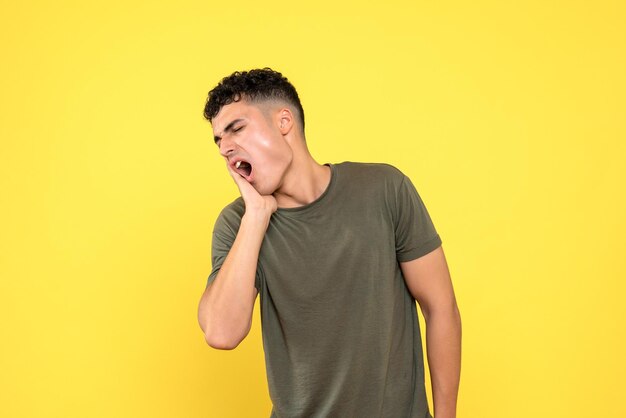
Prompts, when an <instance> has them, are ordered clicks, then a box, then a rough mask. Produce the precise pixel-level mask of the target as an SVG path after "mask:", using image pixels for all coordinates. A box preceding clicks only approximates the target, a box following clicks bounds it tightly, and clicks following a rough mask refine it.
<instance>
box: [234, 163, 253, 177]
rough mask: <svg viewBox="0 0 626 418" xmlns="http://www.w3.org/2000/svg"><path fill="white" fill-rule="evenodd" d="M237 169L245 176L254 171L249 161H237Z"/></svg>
mask: <svg viewBox="0 0 626 418" xmlns="http://www.w3.org/2000/svg"><path fill="white" fill-rule="evenodd" d="M235 169H236V170H237V172H238V173H239V174H241V175H242V176H244V177H250V173H252V166H251V165H250V163H249V162H247V161H237V163H236V164H235Z"/></svg>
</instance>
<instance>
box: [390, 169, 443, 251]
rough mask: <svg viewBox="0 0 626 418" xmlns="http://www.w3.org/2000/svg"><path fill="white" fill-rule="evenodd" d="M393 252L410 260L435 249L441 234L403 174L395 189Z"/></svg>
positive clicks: (439, 242) (438, 244)
mask: <svg viewBox="0 0 626 418" xmlns="http://www.w3.org/2000/svg"><path fill="white" fill-rule="evenodd" d="M395 219H396V221H395V235H396V256H397V259H398V261H400V262H404V261H410V260H414V259H416V258H419V257H421V256H423V255H426V254H428V253H429V252H431V251H433V250H435V249H436V248H438V247H439V246H440V245H441V237H440V236H439V234H438V233H437V231H436V229H435V226H434V225H433V222H432V220H431V218H430V215H429V214H428V210H426V206H425V205H424V202H423V201H422V199H421V197H420V195H419V194H418V192H417V190H416V189H415V186H413V183H412V182H411V180H410V179H409V178H408V177H407V176H405V175H403V178H402V181H401V183H400V185H399V187H398V190H397V193H396V216H395Z"/></svg>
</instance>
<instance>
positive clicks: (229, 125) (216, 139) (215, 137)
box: [213, 118, 243, 142]
mask: <svg viewBox="0 0 626 418" xmlns="http://www.w3.org/2000/svg"><path fill="white" fill-rule="evenodd" d="M241 121H243V119H241V118H239V119H235V120H234V121H232V122H231V123H229V124H228V125H226V127H225V128H224V132H223V133H222V135H224V134H225V133H227V132H230V131H232V130H233V127H234V126H235V124H236V123H237V122H241ZM213 139H214V140H215V142H217V141H219V140H220V139H222V137H221V136H217V135H215V136H214V137H213Z"/></svg>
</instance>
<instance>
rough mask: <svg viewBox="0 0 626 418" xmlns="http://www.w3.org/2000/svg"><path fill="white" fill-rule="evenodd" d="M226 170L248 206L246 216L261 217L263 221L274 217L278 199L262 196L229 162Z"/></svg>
mask: <svg viewBox="0 0 626 418" xmlns="http://www.w3.org/2000/svg"><path fill="white" fill-rule="evenodd" d="M226 168H227V169H228V172H229V173H230V176H231V177H232V178H233V180H235V183H236V184H237V187H238V188H239V193H240V194H241V197H242V198H243V201H244V203H245V204H246V214H251V215H261V217H262V218H263V219H267V220H268V221H269V218H270V217H271V216H272V213H274V212H276V209H277V208H278V203H277V202H276V198H275V197H274V196H272V195H265V196H263V195H261V194H259V192H257V191H256V189H255V188H254V187H252V185H251V184H250V183H248V182H247V181H246V179H244V178H243V177H242V176H241V175H240V174H239V173H237V172H236V171H234V170H233V169H232V168H231V167H230V165H229V164H228V161H226Z"/></svg>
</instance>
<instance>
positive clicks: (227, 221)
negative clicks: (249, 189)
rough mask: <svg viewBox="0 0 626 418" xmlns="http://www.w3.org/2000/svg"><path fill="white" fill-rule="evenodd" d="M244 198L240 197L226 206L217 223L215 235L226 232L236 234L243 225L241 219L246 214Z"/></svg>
mask: <svg viewBox="0 0 626 418" xmlns="http://www.w3.org/2000/svg"><path fill="white" fill-rule="evenodd" d="M245 209H246V208H245V204H244V202H243V198H242V197H241V196H239V197H238V198H236V199H235V200H233V201H232V202H231V203H229V204H228V205H226V206H225V207H224V208H223V209H222V211H221V212H220V214H219V215H218V216H217V220H216V221H215V227H214V229H213V231H214V233H219V232H226V233H231V234H236V233H237V231H238V230H239V225H240V224H241V217H242V216H243V214H244V212H245Z"/></svg>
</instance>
